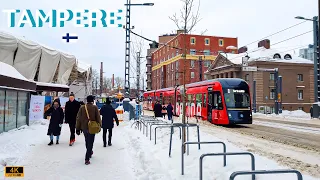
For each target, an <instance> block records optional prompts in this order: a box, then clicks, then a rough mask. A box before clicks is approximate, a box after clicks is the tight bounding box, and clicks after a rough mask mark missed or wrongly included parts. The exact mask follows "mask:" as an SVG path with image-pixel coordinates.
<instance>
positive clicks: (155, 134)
mask: <svg viewBox="0 0 320 180" xmlns="http://www.w3.org/2000/svg"><path fill="white" fill-rule="evenodd" d="M171 127H173V128H179V130H180V139H181V134H182V130H181V127H179V126H172V125H168V126H158V127H155V128H154V144H157V128H171Z"/></svg>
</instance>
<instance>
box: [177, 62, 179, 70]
mask: <svg viewBox="0 0 320 180" xmlns="http://www.w3.org/2000/svg"><path fill="white" fill-rule="evenodd" d="M178 69H179V61H176V70H178Z"/></svg>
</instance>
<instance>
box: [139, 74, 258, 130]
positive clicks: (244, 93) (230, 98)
mask: <svg viewBox="0 0 320 180" xmlns="http://www.w3.org/2000/svg"><path fill="white" fill-rule="evenodd" d="M180 90H182V89H181V86H179V87H175V88H165V89H159V90H154V91H148V92H145V93H144V95H143V96H144V103H143V104H144V105H143V107H144V109H146V110H153V107H154V104H155V102H156V101H157V100H159V102H160V103H161V104H163V105H168V103H169V102H171V104H172V106H173V107H174V115H176V116H179V115H180V114H181V113H182V98H181V93H180ZM186 115H187V116H188V117H194V116H198V117H201V119H202V120H208V121H209V122H211V123H213V124H222V125H228V124H252V111H251V100H250V91H249V85H248V84H247V82H246V81H244V80H242V79H238V78H220V79H213V80H207V81H201V82H196V83H191V84H187V85H186Z"/></svg>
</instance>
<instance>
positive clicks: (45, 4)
mask: <svg viewBox="0 0 320 180" xmlns="http://www.w3.org/2000/svg"><path fill="white" fill-rule="evenodd" d="M125 2H126V0H90V1H87V0H54V1H44V0H29V1H22V0H9V1H4V2H2V3H1V9H2V10H3V9H43V10H51V9H71V10H75V9H97V8H100V9H106V10H111V9H115V10H116V9H123V10H125V8H124V6H123V4H124V3H125ZM142 2H153V3H155V5H154V6H153V7H132V12H131V17H132V19H131V23H132V25H134V26H135V30H134V31H135V32H136V33H140V34H142V35H144V36H146V37H148V38H150V39H154V40H157V39H158V35H160V34H165V33H170V32H172V31H175V30H176V26H175V24H174V23H173V22H172V21H171V20H169V18H168V16H169V15H172V14H173V13H174V12H177V13H179V10H180V8H181V2H180V0H132V3H142ZM298 15H300V16H305V17H308V18H312V17H313V16H315V15H317V1H316V0H268V1H261V0H244V1H239V0H226V1H221V0H201V6H200V16H201V18H202V20H201V22H200V23H199V24H198V25H197V26H196V28H195V32H194V33H200V32H202V31H204V30H206V29H207V32H206V33H205V34H206V35H215V36H230V37H238V41H239V47H240V46H243V45H246V44H248V43H250V42H252V41H255V40H258V39H260V38H263V37H265V36H267V35H270V34H272V33H274V32H277V31H279V30H282V29H284V28H286V27H289V26H291V25H294V24H296V23H299V22H301V20H297V19H294V17H295V16H298ZM6 16H7V15H6V14H5V13H2V12H1V14H0V30H4V31H7V32H10V33H12V34H14V35H20V36H25V37H26V38H28V39H30V40H33V41H36V42H39V43H42V44H45V45H47V46H50V47H52V48H55V49H59V50H62V51H64V52H68V53H70V54H73V55H75V56H76V57H77V58H78V59H79V60H81V61H84V62H87V63H90V64H92V65H93V68H95V69H98V68H99V66H100V62H101V61H103V62H104V69H105V72H106V73H105V75H106V76H108V77H111V75H112V74H113V73H114V74H115V76H121V77H123V78H124V46H125V45H124V41H125V31H124V30H123V29H122V28H75V27H72V26H68V27H65V28H48V27H47V26H46V27H44V28H26V27H25V28H19V27H16V28H8V27H7V17H6ZM310 30H312V22H306V23H303V24H301V25H299V26H297V27H295V28H292V29H290V30H288V31H285V32H283V33H280V34H278V35H275V36H273V37H271V38H269V39H270V40H271V44H273V43H276V42H279V41H281V40H284V39H287V38H290V37H292V36H295V35H298V34H301V33H304V32H307V31H310ZM67 32H69V33H76V34H77V35H78V36H79V40H78V42H77V43H72V44H66V43H63V42H62V40H61V36H62V35H63V34H65V33H67ZM132 38H133V41H139V40H140V39H139V38H137V37H134V35H132ZM312 41H313V37H312V33H309V34H306V35H303V36H301V37H298V38H295V39H293V40H290V41H287V42H284V43H280V44H278V45H275V46H273V47H272V48H278V49H279V50H280V51H285V50H289V49H293V48H296V47H299V46H303V45H307V44H310V43H312ZM148 44H149V42H146V41H144V46H145V48H144V49H143V52H142V55H143V56H145V55H146V49H147V47H148V46H147V45H148ZM256 47H257V43H254V44H252V45H251V46H249V50H250V49H254V48H256ZM295 51H296V53H297V52H298V49H296V50H295ZM133 66H135V64H134V63H133ZM144 68H145V65H142V69H144ZM134 75H135V74H134V73H131V76H134Z"/></svg>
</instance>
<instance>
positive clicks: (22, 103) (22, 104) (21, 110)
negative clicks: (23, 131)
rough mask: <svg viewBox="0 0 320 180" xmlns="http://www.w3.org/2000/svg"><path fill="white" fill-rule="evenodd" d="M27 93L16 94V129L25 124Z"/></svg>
mask: <svg viewBox="0 0 320 180" xmlns="http://www.w3.org/2000/svg"><path fill="white" fill-rule="evenodd" d="M27 102H28V93H26V92H18V120H17V127H21V126H23V125H26V124H27Z"/></svg>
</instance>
